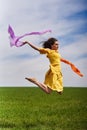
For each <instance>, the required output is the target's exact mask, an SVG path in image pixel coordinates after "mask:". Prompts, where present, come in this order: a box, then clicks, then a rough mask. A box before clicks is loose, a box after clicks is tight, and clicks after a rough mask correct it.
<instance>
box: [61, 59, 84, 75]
mask: <svg viewBox="0 0 87 130" xmlns="http://www.w3.org/2000/svg"><path fill="white" fill-rule="evenodd" d="M61 61H62V62H64V63H66V64H68V65H70V66H71V69H72V70H73V71H74V72H75V73H77V74H78V75H79V76H81V77H83V74H82V73H81V72H80V70H79V69H78V68H77V67H76V66H75V65H74V64H72V63H71V62H69V61H68V60H66V59H63V58H61Z"/></svg>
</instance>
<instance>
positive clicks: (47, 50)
mask: <svg viewBox="0 0 87 130" xmlns="http://www.w3.org/2000/svg"><path fill="white" fill-rule="evenodd" d="M39 50H40V53H43V54H44V53H50V52H51V49H49V48H40V49H39Z"/></svg>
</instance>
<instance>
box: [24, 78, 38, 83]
mask: <svg viewBox="0 0 87 130" xmlns="http://www.w3.org/2000/svg"><path fill="white" fill-rule="evenodd" d="M25 79H26V80H28V81H30V82H32V83H36V79H35V78H27V77H26V78H25Z"/></svg>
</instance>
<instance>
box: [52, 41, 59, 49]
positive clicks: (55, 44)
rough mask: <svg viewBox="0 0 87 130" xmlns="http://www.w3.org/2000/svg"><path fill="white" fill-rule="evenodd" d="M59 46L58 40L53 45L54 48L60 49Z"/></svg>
mask: <svg viewBox="0 0 87 130" xmlns="http://www.w3.org/2000/svg"><path fill="white" fill-rule="evenodd" d="M58 48H59V44H58V41H56V42H55V43H54V44H53V45H51V49H52V50H58Z"/></svg>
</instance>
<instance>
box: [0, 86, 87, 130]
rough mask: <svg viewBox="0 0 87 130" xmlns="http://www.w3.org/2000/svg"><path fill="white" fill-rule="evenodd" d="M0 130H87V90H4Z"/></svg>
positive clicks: (0, 90) (0, 96) (0, 97)
mask: <svg viewBox="0 0 87 130" xmlns="http://www.w3.org/2000/svg"><path fill="white" fill-rule="evenodd" d="M0 130H87V88H72V87H71V88H65V89H64V93H63V95H58V94H57V93H56V92H53V93H52V94H51V95H48V94H45V93H44V92H42V91H41V90H40V89H39V88H35V87H29V88H28V87H0Z"/></svg>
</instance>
